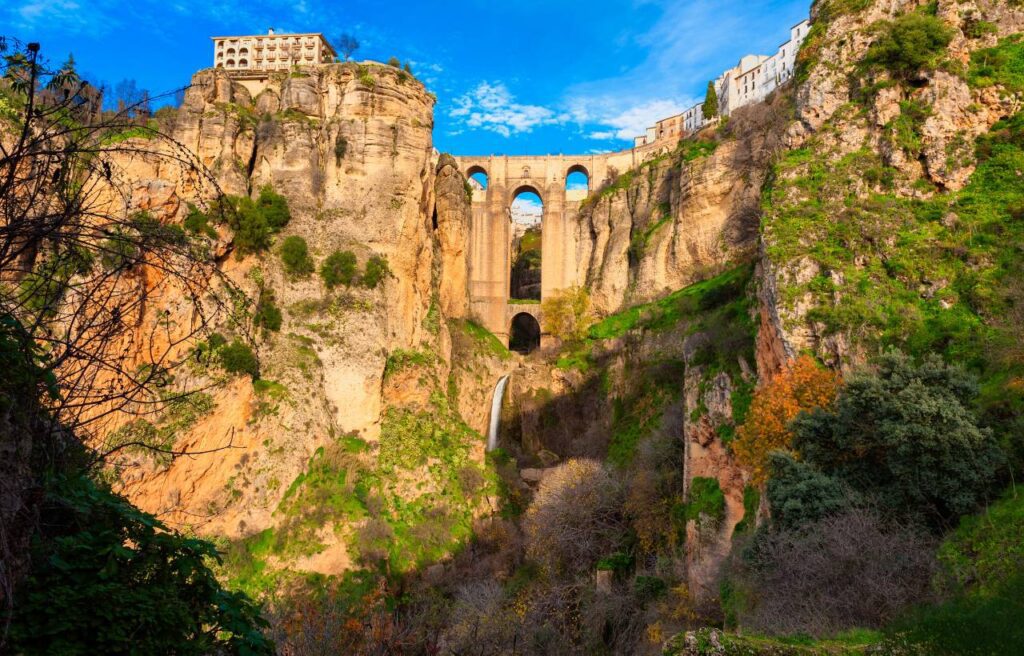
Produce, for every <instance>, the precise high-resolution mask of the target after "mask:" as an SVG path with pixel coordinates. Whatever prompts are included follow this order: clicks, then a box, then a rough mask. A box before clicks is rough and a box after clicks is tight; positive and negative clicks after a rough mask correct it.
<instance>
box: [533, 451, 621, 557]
mask: <svg viewBox="0 0 1024 656" xmlns="http://www.w3.org/2000/svg"><path fill="white" fill-rule="evenodd" d="M622 501H623V489H622V486H621V485H620V484H619V482H618V481H617V480H616V479H615V478H614V477H613V476H612V474H611V472H609V471H608V470H607V469H606V468H605V467H604V466H603V465H602V464H601V463H599V462H597V461H594V460H569V461H568V462H566V463H564V464H562V465H559V466H558V467H555V468H554V469H551V470H549V471H548V473H547V475H546V476H545V477H544V480H543V481H542V482H541V484H540V488H539V489H538V490H537V494H536V496H534V499H533V503H532V504H531V505H530V507H529V508H528V509H527V511H526V516H525V518H524V523H523V526H524V530H525V533H526V536H527V545H526V552H527V555H529V556H530V557H531V558H533V559H535V560H537V561H538V562H540V563H541V564H542V565H544V566H545V567H546V568H547V569H548V570H549V571H551V572H552V573H556V574H557V573H562V572H579V571H585V570H588V569H590V568H592V567H594V566H595V565H596V564H597V562H598V560H600V559H601V558H602V557H603V556H605V555H606V554H610V553H614V552H615V551H616V550H617V547H618V546H619V545H620V544H621V542H622V540H623V538H624V533H625V528H626V524H625V521H624V519H623V517H622V512H621V507H622Z"/></svg>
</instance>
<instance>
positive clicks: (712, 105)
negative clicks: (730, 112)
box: [701, 82, 718, 121]
mask: <svg viewBox="0 0 1024 656" xmlns="http://www.w3.org/2000/svg"><path fill="white" fill-rule="evenodd" d="M701 111H702V113H703V114H704V120H705V121H710V120H711V119H713V118H715V117H716V116H718V92H717V91H716V90H715V83H714V82H708V90H707V93H705V94H704V107H703V108H702V110H701Z"/></svg>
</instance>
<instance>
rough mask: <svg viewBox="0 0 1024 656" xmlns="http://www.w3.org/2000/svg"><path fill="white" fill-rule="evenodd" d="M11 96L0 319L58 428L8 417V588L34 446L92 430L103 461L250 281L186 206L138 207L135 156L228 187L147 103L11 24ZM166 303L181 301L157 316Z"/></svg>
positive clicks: (2, 144) (0, 194)
mask: <svg viewBox="0 0 1024 656" xmlns="http://www.w3.org/2000/svg"><path fill="white" fill-rule="evenodd" d="M0 100H2V101H3V102H2V104H0V321H2V322H3V325H4V327H5V330H6V333H5V337H7V338H10V335H9V334H7V333H10V334H14V333H15V332H16V333H17V334H18V335H24V341H25V343H26V347H25V349H26V352H34V353H35V359H36V360H37V362H38V363H39V365H40V366H42V367H44V368H45V369H46V370H47V371H50V372H52V376H53V378H52V385H51V386H50V389H49V394H48V395H47V396H46V397H45V403H43V404H42V405H41V406H40V408H39V413H38V417H37V421H42V420H43V419H44V418H45V421H46V422H48V423H49V424H50V425H51V426H52V427H53V429H52V430H51V433H50V434H52V435H53V436H54V437H52V438H50V439H49V443H48V444H40V442H44V441H46V440H45V439H43V438H44V437H45V436H46V433H40V432H38V431H37V432H35V433H33V434H31V435H29V436H26V435H24V434H20V435H15V434H14V432H16V431H15V430H14V428H13V427H12V426H11V425H9V424H8V423H4V424H3V426H2V427H0V446H3V447H4V448H3V456H4V457H0V480H2V481H3V483H2V486H0V497H2V498H0V552H2V553H0V583H2V584H3V586H2V587H3V588H6V590H7V592H9V590H10V585H11V582H12V581H13V580H14V579H16V578H17V574H18V572H17V571H15V570H16V565H13V564H12V563H16V562H17V561H18V558H17V553H18V552H19V550H21V551H23V550H24V547H25V546H26V544H27V536H28V535H30V534H31V528H32V521H31V517H33V516H34V514H35V508H36V507H37V506H38V503H39V498H38V494H37V492H35V491H34V490H35V489H36V488H35V485H34V483H33V481H32V479H31V475H32V471H33V469H32V467H30V466H29V464H28V458H30V457H32V458H37V457H39V455H38V454H39V453H41V452H42V453H45V452H47V449H49V450H50V451H56V450H60V449H61V443H62V442H61V439H58V438H57V437H56V436H57V435H58V434H59V435H60V436H63V438H62V439H76V440H81V441H83V442H85V443H87V444H89V446H91V447H93V449H94V450H93V451H90V453H92V454H94V457H95V458H97V462H98V461H99V459H100V458H101V457H102V456H103V455H104V454H108V453H110V452H111V451H113V450H116V449H117V448H119V447H123V446H124V445H104V444H102V443H101V442H99V441H98V440H99V438H100V436H102V435H104V434H105V433H106V432H107V428H109V425H110V422H111V420H112V418H114V417H115V416H120V415H123V414H124V413H130V414H136V415H137V414H145V413H150V412H157V411H159V410H160V409H161V408H162V407H163V405H164V404H165V403H166V402H168V401H169V400H170V398H169V395H168V388H167V387H166V384H167V381H168V380H169V379H170V378H171V376H172V375H173V374H172V372H173V371H174V370H175V369H176V368H177V367H178V366H179V365H181V364H182V363H183V362H184V361H185V359H186V357H187V352H188V348H189V345H190V343H191V342H192V341H193V339H194V338H195V337H196V336H197V335H199V334H200V333H202V332H203V331H205V330H206V327H207V326H208V325H209V323H210V322H211V321H212V320H214V319H215V318H216V317H218V316H222V314H223V313H225V312H229V311H230V310H231V305H230V303H229V302H228V301H229V300H230V297H231V295H232V294H236V293H237V290H236V289H235V288H234V287H231V286H230V285H229V284H228V283H227V282H226V281H223V280H222V279H220V276H219V275H218V271H217V266H216V262H215V261H214V259H213V258H212V257H211V256H210V255H209V248H208V247H207V245H206V244H204V243H198V242H197V241H196V240H195V239H193V238H190V237H189V236H188V235H186V233H185V232H184V231H182V230H181V229H180V228H179V227H177V226H176V225H175V224H174V223H172V221H173V219H174V218H176V217H174V216H169V215H161V213H159V212H157V211H155V208H154V209H153V211H152V212H150V211H144V210H143V208H142V207H141V206H140V201H141V200H142V198H141V197H142V196H145V195H146V193H147V192H146V187H145V184H143V183H142V181H141V180H140V179H138V178H137V177H133V175H132V173H131V170H130V169H131V167H132V166H135V165H141V166H143V167H148V168H147V170H157V169H159V171H160V178H161V179H162V180H164V181H168V182H167V184H169V185H172V186H173V187H174V188H175V195H176V197H177V198H182V197H185V198H189V197H191V198H192V199H193V200H194V201H195V202H196V203H197V204H200V205H202V206H208V201H209V200H210V199H216V198H218V197H219V196H220V195H221V194H220V191H219V188H218V186H217V184H216V181H215V180H214V179H213V178H212V177H211V176H210V174H209V173H208V172H207V171H206V169H205V168H204V167H203V166H202V164H201V163H200V162H199V161H198V160H197V158H196V157H195V155H193V154H192V153H191V152H190V151H189V150H188V149H187V148H185V147H184V146H183V145H181V144H180V143H178V142H176V141H175V140H174V139H173V138H171V137H170V136H169V135H167V134H164V133H162V132H161V131H160V130H158V129H154V128H150V127H146V126H139V125H137V124H136V122H135V121H134V120H133V119H132V116H133V115H134V114H135V113H136V112H137V111H138V110H139V109H140V107H139V105H134V106H131V105H130V106H126V107H125V108H124V110H123V111H121V112H118V113H116V114H113V115H111V114H109V113H107V114H104V113H102V112H100V111H99V104H100V103H101V101H102V100H101V97H100V94H99V92H98V91H97V90H96V89H94V88H93V87H91V86H90V85H88V84H87V83H86V82H84V81H83V80H81V79H79V77H78V75H77V73H76V72H75V71H74V70H73V68H72V67H70V66H65V67H60V68H50V67H49V66H48V64H47V63H46V62H45V61H44V60H43V59H42V58H41V57H40V54H39V45H38V44H32V43H30V44H28V45H22V44H21V43H19V42H17V41H14V40H11V39H6V38H0ZM146 100H147V98H146V96H145V95H143V96H142V97H140V99H139V103H142V102H144V101H146ZM130 137H143V138H141V139H140V138H130ZM170 181H173V182H170ZM181 205H184V203H181ZM164 214H166V213H164ZM225 289H226V290H227V293H226V294H225V293H223V292H222V291H218V290H225ZM161 302H163V303H167V304H168V305H172V306H176V309H177V311H176V312H175V314H174V315H173V316H172V315H170V314H162V315H160V316H155V317H154V315H155V314H156V313H154V312H153V311H152V309H151V308H152V306H153V305H154V304H156V303H161ZM182 317H184V319H183V318H182ZM8 328H9V329H10V330H7V329H8ZM12 331H14V332H12ZM181 394H187V391H186V392H181ZM179 398H180V395H179ZM9 401H10V399H8V402H9ZM0 405H5V404H2V403H0ZM58 427H59V428H58ZM70 436H73V438H72V437H70ZM26 440H28V442H29V443H28V444H26ZM33 440H34V442H35V443H31V442H32V441H33ZM12 444H13V445H16V446H14V447H11V445H12ZM137 446H143V447H146V446H147V445H144V444H140V445H137ZM8 447H10V448H8ZM165 452H168V453H172V452H170V451H168V450H166V449H165ZM33 467H34V465H33ZM0 597H3V598H5V599H6V600H7V601H8V603H9V600H10V595H9V594H4V592H3V591H2V590H0Z"/></svg>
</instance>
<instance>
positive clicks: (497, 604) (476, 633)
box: [445, 581, 517, 655]
mask: <svg viewBox="0 0 1024 656" xmlns="http://www.w3.org/2000/svg"><path fill="white" fill-rule="evenodd" d="M516 620H517V618H516V616H515V615H514V613H512V612H511V610H510V609H508V608H507V607H506V603H505V592H504V590H502V588H501V586H500V585H499V584H498V583H496V582H494V581H474V582H472V583H468V584H465V585H463V586H461V587H460V588H459V589H458V591H457V592H456V593H455V604H454V607H453V608H452V611H451V614H450V615H449V617H448V623H447V625H448V628H447V631H446V633H445V643H446V644H447V646H448V649H449V651H450V652H451V653H452V654H456V655H459V654H467V655H468V654H504V653H511V651H512V645H513V643H514V642H515V641H516V629H517V626H516V625H517V621H516Z"/></svg>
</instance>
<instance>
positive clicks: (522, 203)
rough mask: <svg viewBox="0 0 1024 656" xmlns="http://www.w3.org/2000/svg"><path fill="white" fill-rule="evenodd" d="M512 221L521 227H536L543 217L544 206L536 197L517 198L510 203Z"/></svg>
mask: <svg viewBox="0 0 1024 656" xmlns="http://www.w3.org/2000/svg"><path fill="white" fill-rule="evenodd" d="M511 213H512V220H513V221H515V222H516V223H519V224H521V225H537V224H538V223H540V222H541V219H542V218H543V216H544V205H542V204H541V202H540V200H539V199H537V198H536V197H533V198H531V197H529V196H519V197H517V198H516V199H515V200H513V201H512V209H511Z"/></svg>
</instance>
